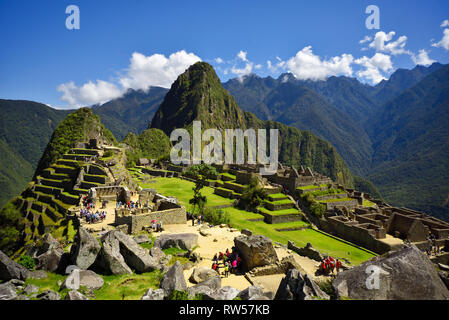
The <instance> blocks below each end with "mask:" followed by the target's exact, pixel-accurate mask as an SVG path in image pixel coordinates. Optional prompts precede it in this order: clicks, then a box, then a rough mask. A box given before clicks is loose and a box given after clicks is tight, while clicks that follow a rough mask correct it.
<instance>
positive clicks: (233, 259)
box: [212, 249, 242, 278]
mask: <svg viewBox="0 0 449 320" xmlns="http://www.w3.org/2000/svg"><path fill="white" fill-rule="evenodd" d="M241 263H242V258H241V257H240V256H239V254H238V253H237V252H235V251H234V250H233V251H232V252H230V251H229V249H226V252H225V253H223V252H219V253H218V254H215V255H214V258H213V259H212V269H213V270H215V271H217V273H218V274H220V268H223V270H224V276H225V277H226V278H227V277H228V276H229V273H236V272H237V270H238V269H239V268H240V265H241Z"/></svg>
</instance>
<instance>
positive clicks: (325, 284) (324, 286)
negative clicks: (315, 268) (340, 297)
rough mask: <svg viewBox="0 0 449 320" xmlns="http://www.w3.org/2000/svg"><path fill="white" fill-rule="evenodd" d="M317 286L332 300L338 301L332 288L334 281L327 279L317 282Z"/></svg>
mask: <svg viewBox="0 0 449 320" xmlns="http://www.w3.org/2000/svg"><path fill="white" fill-rule="evenodd" d="M317 285H318V286H319V287H320V289H321V290H323V292H324V293H326V294H328V295H329V296H330V297H331V299H332V300H334V299H336V292H335V290H334V287H333V286H332V280H331V279H327V280H323V281H317Z"/></svg>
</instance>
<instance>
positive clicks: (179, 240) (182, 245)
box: [154, 233, 198, 250]
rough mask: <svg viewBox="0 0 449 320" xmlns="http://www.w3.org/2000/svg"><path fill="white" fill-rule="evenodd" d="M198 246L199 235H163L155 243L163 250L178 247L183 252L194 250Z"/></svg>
mask: <svg viewBox="0 0 449 320" xmlns="http://www.w3.org/2000/svg"><path fill="white" fill-rule="evenodd" d="M197 244H198V235H197V234H195V233H176V234H163V235H161V236H159V237H158V238H157V239H156V241H155V242H154V245H155V246H157V247H159V248H161V249H167V248H171V247H177V248H179V249H183V250H192V248H193V247H195V246H196V245H197Z"/></svg>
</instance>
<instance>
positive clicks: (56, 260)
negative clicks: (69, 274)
mask: <svg viewBox="0 0 449 320" xmlns="http://www.w3.org/2000/svg"><path fill="white" fill-rule="evenodd" d="M68 260H69V259H68V256H67V255H66V254H65V252H64V250H62V249H61V248H59V247H52V248H50V249H49V250H47V251H46V252H44V253H42V254H41V255H39V256H38V257H37V258H36V268H37V269H40V270H45V271H50V272H63V271H64V270H65V268H66V267H67V265H68V262H69V261H68Z"/></svg>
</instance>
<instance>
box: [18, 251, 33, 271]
mask: <svg viewBox="0 0 449 320" xmlns="http://www.w3.org/2000/svg"><path fill="white" fill-rule="evenodd" d="M19 264H20V265H22V266H24V267H25V268H27V269H29V270H33V269H34V267H36V262H35V261H34V259H33V258H31V257H30V256H28V255H26V254H25V255H23V256H21V257H20V259H19Z"/></svg>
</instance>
